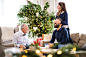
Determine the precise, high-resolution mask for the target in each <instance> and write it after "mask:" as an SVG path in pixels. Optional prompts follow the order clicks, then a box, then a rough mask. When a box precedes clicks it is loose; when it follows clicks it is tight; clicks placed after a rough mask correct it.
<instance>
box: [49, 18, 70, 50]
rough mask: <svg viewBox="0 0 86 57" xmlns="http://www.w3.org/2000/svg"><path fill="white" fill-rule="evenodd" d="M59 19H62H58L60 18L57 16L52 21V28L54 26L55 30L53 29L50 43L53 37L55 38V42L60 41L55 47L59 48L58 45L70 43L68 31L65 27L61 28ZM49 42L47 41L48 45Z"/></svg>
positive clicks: (52, 41)
mask: <svg viewBox="0 0 86 57" xmlns="http://www.w3.org/2000/svg"><path fill="white" fill-rule="evenodd" d="M61 21H62V19H60V18H58V19H56V20H55V21H54V28H56V30H54V32H53V35H52V39H51V41H50V43H54V41H55V39H56V40H57V42H59V43H60V44H59V45H58V46H57V47H55V48H60V47H62V46H64V45H65V44H68V43H70V39H69V35H68V31H67V30H66V29H65V28H62V24H61ZM50 43H49V45H50Z"/></svg>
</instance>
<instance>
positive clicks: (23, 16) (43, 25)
mask: <svg viewBox="0 0 86 57" xmlns="http://www.w3.org/2000/svg"><path fill="white" fill-rule="evenodd" d="M27 3H28V5H22V7H21V8H20V10H19V12H18V14H17V16H18V18H19V23H18V25H21V24H22V23H26V24H27V25H28V27H29V33H32V35H33V37H34V36H36V35H37V36H42V34H49V33H52V32H53V29H54V27H53V26H54V25H53V20H54V19H55V15H54V12H52V13H49V12H48V11H47V8H49V6H50V5H49V3H48V2H47V3H46V5H45V6H44V9H43V10H42V9H41V6H40V5H38V4H33V3H32V2H30V1H28V2H27Z"/></svg>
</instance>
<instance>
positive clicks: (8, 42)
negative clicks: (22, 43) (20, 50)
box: [0, 27, 19, 49]
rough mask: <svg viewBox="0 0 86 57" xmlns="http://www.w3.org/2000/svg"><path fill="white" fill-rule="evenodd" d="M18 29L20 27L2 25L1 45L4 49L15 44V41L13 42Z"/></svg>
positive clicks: (0, 29) (0, 30)
mask: <svg viewBox="0 0 86 57" xmlns="http://www.w3.org/2000/svg"><path fill="white" fill-rule="evenodd" d="M17 31H19V28H18V27H14V28H13V27H0V45H1V46H2V47H3V49H6V48H9V47H14V46H15V43H12V39H13V35H14V33H16V32H17Z"/></svg>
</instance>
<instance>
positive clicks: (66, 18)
mask: <svg viewBox="0 0 86 57" xmlns="http://www.w3.org/2000/svg"><path fill="white" fill-rule="evenodd" d="M61 24H68V14H67V12H65V14H64V20H63V21H61Z"/></svg>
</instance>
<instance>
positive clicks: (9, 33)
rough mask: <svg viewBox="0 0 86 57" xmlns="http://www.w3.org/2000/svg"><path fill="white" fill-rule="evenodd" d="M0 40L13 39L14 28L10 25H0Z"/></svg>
mask: <svg viewBox="0 0 86 57" xmlns="http://www.w3.org/2000/svg"><path fill="white" fill-rule="evenodd" d="M1 31H2V37H1V39H2V41H9V40H12V39H13V35H14V29H13V28H12V27H1Z"/></svg>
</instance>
